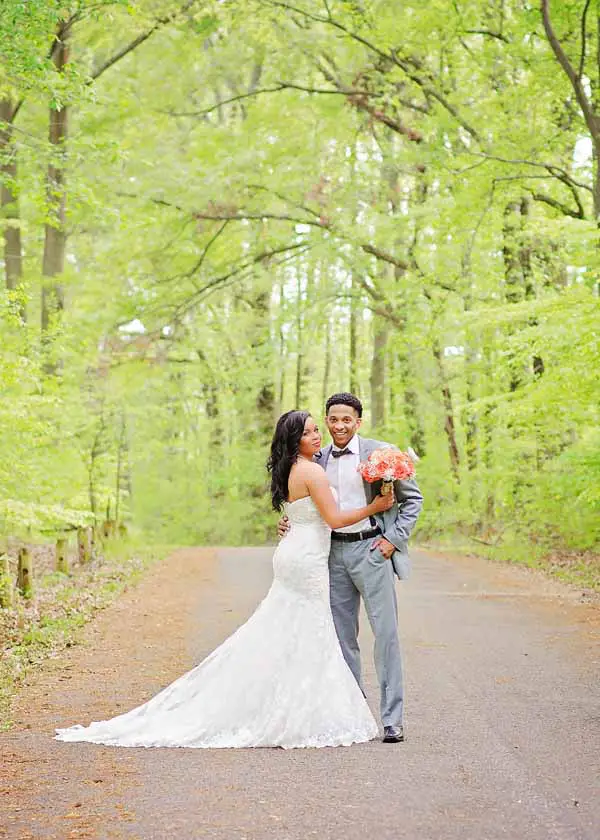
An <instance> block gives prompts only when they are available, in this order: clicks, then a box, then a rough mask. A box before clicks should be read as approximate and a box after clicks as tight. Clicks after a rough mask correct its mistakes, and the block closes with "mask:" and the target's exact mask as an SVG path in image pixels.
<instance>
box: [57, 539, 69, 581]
mask: <svg viewBox="0 0 600 840" xmlns="http://www.w3.org/2000/svg"><path fill="white" fill-rule="evenodd" d="M56 571H57V572H62V573H63V574H64V575H68V574H69V558H68V556H67V540H66V539H65V537H59V538H58V539H57V540H56Z"/></svg>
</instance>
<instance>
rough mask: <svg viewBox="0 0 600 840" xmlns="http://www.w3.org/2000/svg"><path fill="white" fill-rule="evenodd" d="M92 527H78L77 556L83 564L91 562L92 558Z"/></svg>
mask: <svg viewBox="0 0 600 840" xmlns="http://www.w3.org/2000/svg"><path fill="white" fill-rule="evenodd" d="M92 533H93V531H92V529H91V528H78V529H77V557H78V559H79V562H80V563H81V565H82V566H85V565H86V564H87V563H89V562H90V560H91V558H92Z"/></svg>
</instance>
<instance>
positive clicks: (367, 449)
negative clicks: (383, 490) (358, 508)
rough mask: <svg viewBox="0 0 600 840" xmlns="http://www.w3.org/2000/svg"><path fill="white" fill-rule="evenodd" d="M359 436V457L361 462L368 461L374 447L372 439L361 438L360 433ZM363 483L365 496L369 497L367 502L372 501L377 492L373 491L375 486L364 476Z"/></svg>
mask: <svg viewBox="0 0 600 840" xmlns="http://www.w3.org/2000/svg"><path fill="white" fill-rule="evenodd" d="M357 437H358V455H359V459H360V461H361V462H362V461H366V460H367V458H368V456H369V454H370V453H371V452H372V447H371V446H370V441H369V440H365V439H364V438H361V436H360V435H357ZM362 483H363V487H364V489H365V497H366V499H367V504H369V502H372V501H373V499H374V498H375V496H376V495H377V494H376V493H374V492H373V488H374V485H373V484H369V482H368V481H365V480H364V478H363V480H362Z"/></svg>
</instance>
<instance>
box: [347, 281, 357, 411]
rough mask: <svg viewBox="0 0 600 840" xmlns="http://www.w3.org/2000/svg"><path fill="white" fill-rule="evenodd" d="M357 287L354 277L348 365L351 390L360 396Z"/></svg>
mask: <svg viewBox="0 0 600 840" xmlns="http://www.w3.org/2000/svg"><path fill="white" fill-rule="evenodd" d="M356 289H357V284H356V281H355V279H354V277H353V278H352V291H351V297H350V325H349V326H350V354H349V357H348V366H349V371H348V373H349V382H350V392H351V393H352V394H356V396H360V394H359V385H358V352H357V332H358V330H357V323H356V321H357V310H358V300H357V299H356V298H355V294H356Z"/></svg>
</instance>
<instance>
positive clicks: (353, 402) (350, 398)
mask: <svg viewBox="0 0 600 840" xmlns="http://www.w3.org/2000/svg"><path fill="white" fill-rule="evenodd" d="M332 405H349V406H350V408H353V409H354V410H355V411H356V413H357V414H358V416H359V417H362V412H363V407H362V403H361V401H360V400H359V399H358V397H355V396H354V394H348V393H347V392H346V391H343V392H342V393H341V394H332V395H331V396H330V397H329V399H328V400H327V402H326V403H325V414H329V409H330V408H331V406H332Z"/></svg>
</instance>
